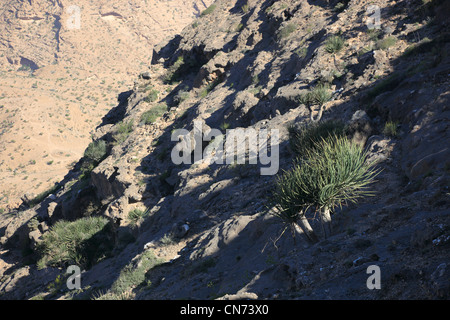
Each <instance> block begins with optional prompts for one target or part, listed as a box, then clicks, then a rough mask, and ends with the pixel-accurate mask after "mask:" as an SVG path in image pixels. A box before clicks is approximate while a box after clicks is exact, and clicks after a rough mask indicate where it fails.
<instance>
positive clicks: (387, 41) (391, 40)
mask: <svg viewBox="0 0 450 320" xmlns="http://www.w3.org/2000/svg"><path fill="white" fill-rule="evenodd" d="M396 43H397V38H396V37H393V36H390V37H387V38H384V39H381V40H378V41H377V43H376V45H375V46H376V48H377V49H378V50H380V49H381V50H386V49H388V48H390V47H392V46H393V45H395V44H396Z"/></svg>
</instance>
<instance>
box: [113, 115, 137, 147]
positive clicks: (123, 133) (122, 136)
mask: <svg viewBox="0 0 450 320" xmlns="http://www.w3.org/2000/svg"><path fill="white" fill-rule="evenodd" d="M133 129H134V122H133V120H130V121H128V122H125V121H121V122H119V123H118V124H117V125H116V128H115V130H114V133H113V139H114V141H115V142H116V144H121V143H122V142H124V141H125V140H126V139H127V138H128V136H129V135H130V133H131V132H133Z"/></svg>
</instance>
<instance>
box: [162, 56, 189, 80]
mask: <svg viewBox="0 0 450 320" xmlns="http://www.w3.org/2000/svg"><path fill="white" fill-rule="evenodd" d="M183 68H184V57H183V56H180V57H178V58H177V60H176V61H175V62H174V64H172V65H171V66H170V67H169V68H168V70H167V73H166V75H165V76H164V78H163V82H164V83H165V84H173V83H174V82H176V81H178V79H179V78H180V76H181V71H182V70H183Z"/></svg>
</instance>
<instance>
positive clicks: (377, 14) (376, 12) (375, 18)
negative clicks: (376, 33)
mask: <svg viewBox="0 0 450 320" xmlns="http://www.w3.org/2000/svg"><path fill="white" fill-rule="evenodd" d="M366 13H367V15H368V19H367V22H366V25H367V28H368V29H369V30H373V29H380V28H381V9H380V7H379V6H377V5H370V6H368V7H367V10H366Z"/></svg>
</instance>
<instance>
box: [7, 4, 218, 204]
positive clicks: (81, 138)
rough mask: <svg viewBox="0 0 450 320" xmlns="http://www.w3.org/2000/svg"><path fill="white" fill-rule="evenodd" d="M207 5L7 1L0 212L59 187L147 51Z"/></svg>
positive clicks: (141, 68)
mask: <svg viewBox="0 0 450 320" xmlns="http://www.w3.org/2000/svg"><path fill="white" fill-rule="evenodd" d="M210 2H211V0H208V1H198V0H191V1H184V0H172V1H154V0H152V1H150V0H132V1H120V0H116V1H106V0H105V1H94V0H78V1H77V2H76V3H75V4H76V5H77V7H74V8H70V7H69V6H71V5H74V3H73V2H70V3H69V1H66V0H56V1H47V0H45V1H44V0H39V1H30V2H29V1H22V0H20V1H6V3H2V4H0V209H3V210H9V209H12V208H15V207H17V206H18V205H19V204H20V203H21V200H20V198H21V196H22V195H24V194H26V193H30V194H39V193H41V192H43V191H45V190H47V189H48V188H49V187H51V186H52V185H53V183H55V182H57V181H59V180H60V179H62V178H63V177H64V174H66V173H67V170H68V168H70V166H71V164H73V163H75V162H76V161H77V160H78V159H79V158H80V157H81V156H82V155H83V152H84V150H85V148H86V146H87V145H88V144H89V142H90V132H92V130H94V129H95V127H96V125H97V124H98V123H100V120H101V118H102V117H103V116H104V115H105V114H106V112H108V110H110V109H111V108H112V107H113V106H115V105H116V101H117V96H118V94H119V93H121V92H124V91H128V90H130V89H131V88H132V87H133V82H134V81H135V80H136V78H137V76H138V75H139V73H141V72H143V71H146V70H148V67H147V66H148V65H149V64H150V60H151V55H152V46H153V45H154V44H156V43H158V42H160V41H161V40H163V39H164V38H165V37H168V36H172V35H173V34H176V33H178V32H180V31H181V29H182V28H183V27H184V26H186V25H187V24H188V23H190V22H191V21H192V20H193V19H195V17H196V16H198V14H199V13H200V12H201V11H202V10H204V9H205V6H206V5H208V4H209V3H210Z"/></svg>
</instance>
